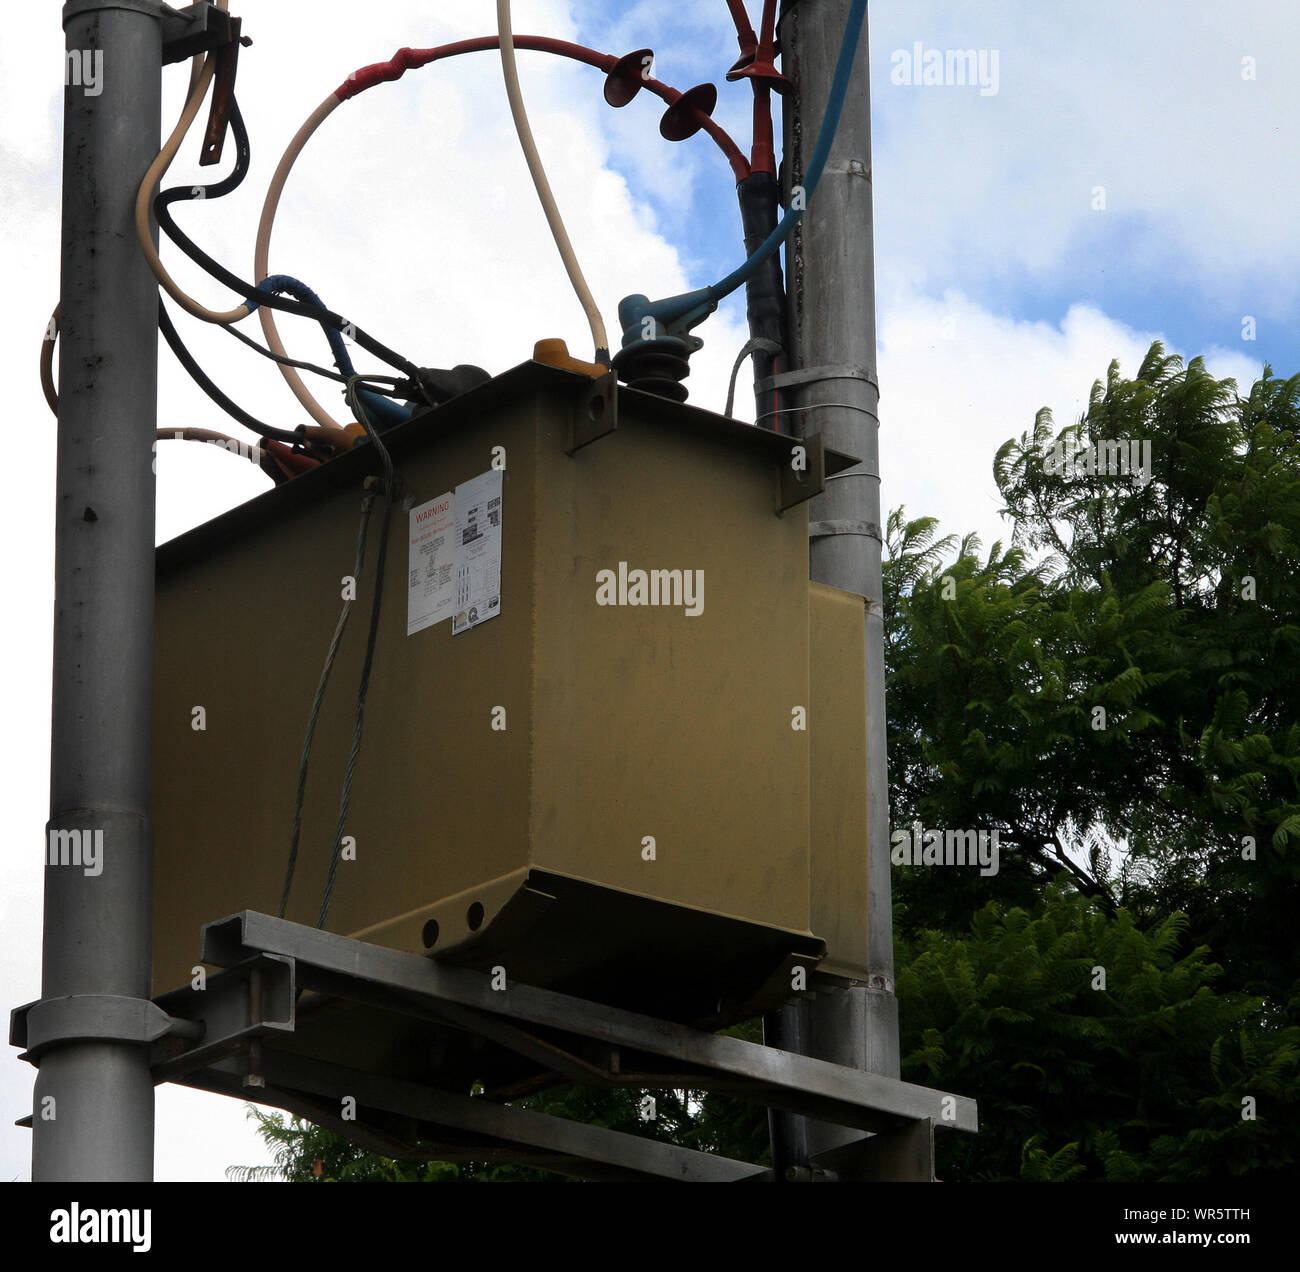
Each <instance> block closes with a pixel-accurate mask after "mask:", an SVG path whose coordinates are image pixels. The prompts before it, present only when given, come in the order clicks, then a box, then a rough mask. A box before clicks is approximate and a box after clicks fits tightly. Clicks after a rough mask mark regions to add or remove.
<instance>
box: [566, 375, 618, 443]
mask: <svg viewBox="0 0 1300 1272" xmlns="http://www.w3.org/2000/svg"><path fill="white" fill-rule="evenodd" d="M616 428H618V373H617V372H614V371H611V372H609V373H608V374H607V375H602V376H601V377H600V379H598V380H593V381H591V382H590V383H589V384H588V385H587V386H585V387H584V388H583V390H582V392H581V393H579V394H578V397H577V401H576V402H575V404H574V408H573V417H572V419H571V420H570V422H569V444H568V445H567V446H566V447H565V448H564V453H565V454H566V455H572V454H574V453H575V452H577V451H580V450H581V449H582V448H583V447H584V446H587V445H589V444H590V443H592V442H594V441H596V440H597V439H599V438H602V437H605V436H606V435H608V434H609V433H612V432H613V431H614V430H615V429H616Z"/></svg>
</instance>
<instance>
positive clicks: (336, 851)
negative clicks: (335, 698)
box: [316, 375, 397, 928]
mask: <svg viewBox="0 0 1300 1272" xmlns="http://www.w3.org/2000/svg"><path fill="white" fill-rule="evenodd" d="M365 379H366V377H365V376H363V375H355V376H352V377H351V379H349V380H348V405H349V406H350V407H351V408H352V410H353V412H354V413H355V415H356V417H357V419H358V420H359V421H360V423H361V426H362V427H363V428H364V429H365V430H366V434H367V436H368V437H369V438H370V441H371V444H372V445H373V446H374V447H375V449H376V450H377V451H378V452H379V458H380V461H381V462H382V463H383V466H384V512H383V521H382V522H381V523H380V527H379V552H378V554H377V559H376V562H375V591H374V596H373V598H372V600H371V602H370V630H369V632H368V633H367V635H366V655H365V660H364V662H363V663H362V665H361V683H360V684H359V685H358V686H357V705H356V715H355V717H354V720H353V725H352V750H351V752H350V753H349V755H348V766H347V771H346V772H345V773H344V776H343V793H342V795H341V797H340V799H339V816H338V822H337V824H336V826H335V830H334V848H333V851H332V852H331V853H330V865H329V873H328V875H327V876H326V879H325V892H324V895H323V896H322V897H321V903H320V917H319V918H318V919H317V920H316V926H317V927H318V928H323V927H324V926H325V918H326V916H327V915H328V914H329V908H330V900H331V898H332V897H333V895H334V883H335V879H336V877H337V875H338V869H339V861H340V859H341V853H342V850H343V830H344V827H345V826H346V824H347V819H348V807H349V805H350V804H351V802H352V778H353V776H354V774H355V773H356V769H357V761H358V759H359V758H360V756H361V733H362V729H363V728H364V725H365V715H366V694H367V692H368V690H369V688H370V669H371V667H372V665H373V663H374V657H375V641H376V638H377V637H378V635H379V612H380V607H381V605H382V604H383V597H384V562H385V560H386V559H387V556H388V527H389V523H390V521H391V516H390V513H391V512H392V507H393V492H394V488H395V486H396V482H397V474H396V471H395V470H394V468H393V459H392V456H391V455H389V453H388V448H387V447H386V446H385V445H384V443H383V442H382V441H381V440H380V437H379V432H378V430H377V429H376V428H375V427H374V425H373V424H371V422H370V417H369V416H368V415H367V414H366V412H365V408H364V407H363V406H362V404H361V401H360V398H359V397H358V395H357V392H356V388H357V385H358V384H359V383H360V382H361V381H363V380H365Z"/></svg>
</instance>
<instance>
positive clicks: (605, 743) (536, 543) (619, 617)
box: [153, 364, 867, 1022]
mask: <svg viewBox="0 0 1300 1272" xmlns="http://www.w3.org/2000/svg"><path fill="white" fill-rule="evenodd" d="M615 422H616V424H617V427H615V428H612V429H610V425H611V424H614V423H615ZM606 430H609V431H606ZM385 436H386V439H387V441H388V444H389V446H390V449H391V451H392V454H393V457H394V460H395V462H396V464H397V468H398V471H399V473H400V476H401V481H402V483H403V491H402V494H401V496H400V498H401V500H403V501H404V502H403V503H401V504H399V506H397V507H395V509H394V514H393V520H392V525H391V531H390V541H389V552H388V561H387V569H386V573H385V580H384V588H385V591H384V603H383V608H382V613H381V624H380V630H379V637H378V642H377V646H376V651H375V659H374V671H373V675H372V679H371V683H370V691H369V697H368V702H367V706H366V712H365V733H364V743H363V748H362V752H361V759H360V764H359V766H358V769H357V771H356V775H355V779H354V782H353V788H352V801H351V810H350V813H349V816H348V820H347V826H346V832H347V834H348V835H349V836H350V837H352V839H353V840H354V841H355V850H354V856H355V859H351V858H349V859H346V860H344V861H342V862H341V864H340V866H339V873H338V880H337V885H336V888H335V892H334V896H333V901H332V905H331V909H330V913H329V919H328V924H327V925H328V927H329V928H330V929H331V930H332V931H337V932H342V933H346V934H349V935H352V936H356V937H360V938H362V939H364V940H367V941H371V942H375V943H378V944H382V945H388V946H391V947H394V948H399V949H402V950H407V951H412V952H422V953H428V954H430V955H432V956H434V957H440V958H448V959H451V960H453V961H457V962H462V963H466V964H470V965H473V966H476V967H482V968H487V969H491V968H501V969H503V970H504V975H505V976H506V978H508V979H515V980H522V981H525V982H531V983H536V984H541V985H545V986H547V987H551V988H557V989H561V990H565V991H567V992H572V993H580V994H582V995H584V996H586V997H590V998H595V999H597V1000H599V1001H608V1002H612V1003H618V1004H619V1005H622V1006H627V1007H632V1008H634V1009H635V1010H639V1011H645V1012H648V1013H650V1014H658V1015H662V1016H666V1017H669V1018H674V1019H680V1020H692V1021H711V1022H720V1021H725V1020H728V1019H735V1018H738V1017H740V1016H743V1015H744V1014H746V1013H748V1012H752V1011H753V1010H755V1009H756V1008H758V1007H762V1006H766V1005H771V1004H773V1003H776V1002H779V1001H781V1000H782V999H784V998H787V997H789V995H790V992H791V984H792V972H791V969H792V968H793V967H795V966H800V965H801V966H804V967H806V968H807V969H808V970H809V972H810V973H811V971H812V970H813V968H815V967H816V966H817V964H818V963H819V962H820V963H822V965H823V967H824V969H825V970H828V971H831V972H833V973H834V974H836V975H837V976H844V977H855V976H859V975H863V974H864V972H863V965H864V960H865V955H866V930H865V929H866V913H867V906H866V795H865V775H866V755H865V741H864V739H865V734H864V730H863V670H862V668H863V657H862V650H863V639H864V636H863V599H862V598H861V597H859V596H853V595H851V594H848V593H843V592H838V591H836V590H835V589H833V588H828V587H824V586H822V585H814V584H810V583H809V580H808V541H807V535H808V521H807V513H806V507H807V505H806V504H805V503H802V502H798V503H791V502H790V499H791V495H790V490H791V486H790V482H791V476H790V471H789V469H790V461H791V448H792V447H793V446H794V445H795V443H794V441H793V439H791V438H783V437H778V436H776V435H775V434H771V433H769V432H767V431H766V430H760V429H755V428H752V427H750V426H746V425H741V424H737V423H735V422H732V421H728V420H725V419H723V418H721V417H718V416H714V415H711V414H709V413H707V412H703V411H700V410H697V409H695V408H692V407H688V406H679V405H677V404H675V403H669V402H665V401H662V400H660V399H657V398H652V397H649V396H647V395H645V394H641V393H635V392H632V391H628V390H620V391H619V392H618V394H617V400H614V399H613V398H612V397H611V396H610V394H609V391H608V388H607V387H606V388H605V389H604V392H603V395H602V386H600V385H593V382H592V381H591V380H589V379H587V378H585V377H582V376H577V375H574V374H571V373H568V372H562V371H559V370H556V369H554V368H548V367H543V366H540V365H537V364H527V365H525V366H523V367H520V368H516V370H514V371H512V372H509V373H507V374H506V375H504V376H500V377H498V378H497V379H496V380H494V381H492V382H491V383H489V384H486V385H484V386H482V387H481V388H480V389H477V390H475V391H474V392H472V393H470V394H467V395H465V396H464V397H462V398H460V399H457V400H456V401H454V402H452V403H449V404H448V405H446V406H444V407H442V408H439V409H438V410H437V411H435V412H431V413H428V414H426V415H425V416H423V417H421V418H417V419H414V420H412V421H411V422H410V423H409V424H406V425H403V426H401V427H400V428H398V429H395V430H393V431H391V432H390V433H388V434H386V435H385ZM589 439H590V440H589ZM583 443H586V444H583ZM372 450H373V448H371V447H368V446H367V447H361V448H359V449H358V450H357V451H354V452H353V453H352V454H350V455H348V456H345V457H343V458H341V459H338V460H335V461H332V462H331V463H330V464H328V465H326V466H324V467H322V468H321V469H319V470H317V471H316V472H313V473H310V474H307V475H306V476H303V477H300V478H297V479H295V480H294V481H293V482H291V483H289V484H288V485H286V486H283V487H280V488H277V489H276V490H273V491H270V492H268V493H267V494H265V495H263V496H261V497H260V498H258V499H255V500H253V501H252V502H250V503H249V504H246V505H244V506H242V507H240V508H237V509H234V510H232V511H231V512H229V513H227V514H225V515H224V516H222V517H219V518H217V519H216V520H215V521H212V522H210V523H208V524H207V525H204V526H202V527H200V528H198V529H197V530H195V531H193V532H191V533H190V534H188V535H185V536H182V537H181V538H180V539H178V540H175V541H173V542H172V543H170V544H167V545H165V546H164V547H162V548H161V549H159V563H158V590H157V597H158V601H157V605H158V612H157V636H156V640H157V646H156V649H157V653H156V691H155V695H156V696H155V716H154V796H153V822H154V834H155V844H156V863H155V898H156V899H155V912H154V942H155V945H154V990H155V993H157V992H161V991H164V990H168V989H171V988H174V987H176V986H178V985H181V984H183V983H184V982H186V981H188V980H189V979H190V976H191V969H192V968H193V967H194V966H195V964H196V963H197V961H198V958H197V954H198V949H199V931H200V928H201V926H202V925H203V924H204V923H206V922H209V921H212V920H215V919H218V918H221V917H223V916H225V915H228V914H232V913H234V912H236V911H239V910H244V909H252V910H260V911H263V912H266V913H270V914H274V913H276V911H277V909H278V906H279V901H280V894H281V888H282V884H283V880H284V876H285V865H286V857H287V853H288V847H289V841H290V828H291V822H292V816H293V804H294V793H295V788H296V783H297V777H298V767H299V761H300V755H301V752H302V747H303V737H304V730H305V726H306V722H307V717H308V710H309V707H310V704H311V701H312V697H313V694H314V692H315V689H316V684H317V680H318V677H319V676H320V671H321V664H322V661H323V659H324V656H325V652H326V648H327V646H328V643H329V640H330V636H331V633H332V632H333V630H334V626H335V623H336V621H337V619H338V615H339V609H340V605H341V595H342V590H343V588H344V585H345V584H344V580H345V577H346V576H348V575H349V574H350V573H351V572H352V568H353V557H354V551H355V540H356V535H357V526H358V518H359V514H360V507H361V495H362V482H363V480H364V479H365V477H366V476H367V475H368V474H370V473H372V472H374V471H377V465H376V461H375V456H374V455H373V454H372ZM814 458H816V459H818V460H819V461H820V460H821V459H822V457H820V456H816V457H814ZM824 462H825V464H826V468H827V470H828V471H833V470H834V469H835V468H836V467H837V466H838V467H842V466H843V465H844V464H845V463H847V462H849V461H848V460H847V459H846V458H845V457H842V456H836V455H827V456H825V457H824ZM494 465H496V466H498V467H500V466H501V465H504V474H503V494H502V501H503V502H502V536H503V543H502V564H501V598H502V599H501V606H500V612H499V614H498V615H497V616H495V617H493V618H491V619H489V620H487V621H485V622H482V623H481V624H480V625H478V626H476V627H473V628H471V629H469V630H467V631H462V632H459V633H457V634H455V635H453V634H452V623H451V621H450V620H447V621H443V622H441V623H439V624H437V625H435V626H432V627H428V628H426V629H424V630H422V631H417V632H415V633H414V634H412V635H409V636H408V635H407V627H406V623H407V612H406V608H407V583H408V569H409V566H410V562H409V561H408V513H407V509H408V508H409V507H411V506H418V505H420V504H422V503H424V502H425V501H427V500H430V499H433V498H434V497H435V496H437V495H439V494H441V493H443V492H445V491H449V490H452V489H454V488H455V487H456V485H457V484H458V483H462V482H465V481H467V480H470V479H472V478H474V477H476V476H478V475H480V474H482V473H485V472H487V471H488V470H490V469H491V468H493V466H494ZM813 468H814V470H815V468H816V464H814V465H813ZM783 474H784V480H783ZM795 480H796V482H797V481H799V480H805V481H808V482H811V483H814V484H816V482H817V475H816V473H815V471H814V473H813V475H812V476H811V477H808V478H803V477H802V475H801V474H798V473H797V472H796V478H795ZM808 493H811V490H809V492H808ZM795 497H799V496H798V495H796V496H795ZM782 504H786V505H787V506H785V507H784V509H783V510H782V509H781V505H782ZM378 538H379V534H378V517H377V516H376V517H375V518H373V519H372V523H371V526H370V532H369V543H368V548H367V554H366V561H365V565H364V568H363V571H362V575H361V580H360V586H359V588H358V590H357V600H356V603H355V605H354V608H353V612H352V614H351V616H350V619H349V624H348V627H347V631H346V634H345V638H344V641H343V644H342V647H341V649H340V653H339V656H338V659H337V662H336V664H335V666H334V669H333V674H332V677H331V680H330V683H329V687H328V691H327V694H326V697H325V701H324V706H323V709H322V711H321V715H320V721H319V725H318V727H317V732H316V736H315V741H314V744H313V747H312V753H311V767H310V778H309V781H308V785H307V792H306V802H305V813H304V817H303V831H302V839H301V849H300V854H299V861H298V865H297V871H296V875H295V879H294V884H293V890H292V895H291V901H290V905H289V908H288V910H287V913H286V917H287V918H289V919H292V920H295V921H297V922H302V923H309V924H311V923H315V922H316V916H317V910H318V907H319V905H320V899H321V894H322V889H323V887H324V883H325V875H326V868H327V863H328V858H329V853H330V848H331V845H332V843H333V839H334V831H335V820H336V817H337V813H338V807H339V795H340V790H341V786H342V782H343V775H344V769H345V765H346V762H347V755H348V749H349V744H350V741H351V737H352V731H353V714H354V707H355V698H356V690H357V684H358V679H359V676H360V671H361V662H362V655H363V649H364V644H365V637H366V630H367V625H368V622H369V611H370V600H371V593H372V587H373V571H374V564H375V560H376V548H377V544H378ZM620 563H624V568H625V569H626V570H627V571H632V570H636V569H643V570H647V571H650V570H667V571H698V572H699V575H698V581H700V582H702V593H701V594H700V596H699V598H698V600H700V601H702V604H700V605H699V612H698V613H694V614H692V613H689V612H687V611H688V608H689V607H688V606H687V605H686V604H685V602H684V599H683V603H681V604H673V603H671V602H672V601H673V600H674V599H675V598H674V596H673V594H672V592H671V588H669V590H668V591H667V592H666V593H665V596H666V599H667V600H668V602H669V603H666V604H658V605H620V604H600V603H599V598H598V579H599V578H600V577H601V576H600V573H599V572H600V571H603V570H612V571H614V572H615V574H616V575H617V573H618V572H619V570H620ZM674 581H675V580H674ZM606 599H608V595H607V594H606ZM660 599H661V600H663V599H665V598H664V597H661V598H660ZM197 708H202V712H201V713H199V712H198V711H197V710H196V709H197ZM199 724H202V726H203V727H202V728H199V727H197V726H198V725H199ZM503 726H504V727H503ZM800 726H804V727H800Z"/></svg>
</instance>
